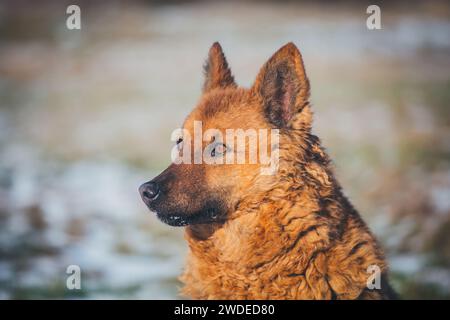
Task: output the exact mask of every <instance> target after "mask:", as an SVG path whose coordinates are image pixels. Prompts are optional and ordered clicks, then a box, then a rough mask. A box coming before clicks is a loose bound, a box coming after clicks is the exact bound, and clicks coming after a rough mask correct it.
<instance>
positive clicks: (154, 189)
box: [139, 181, 160, 204]
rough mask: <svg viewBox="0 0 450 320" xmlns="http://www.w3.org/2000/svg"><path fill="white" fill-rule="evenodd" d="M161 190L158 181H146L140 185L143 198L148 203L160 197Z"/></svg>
mask: <svg viewBox="0 0 450 320" xmlns="http://www.w3.org/2000/svg"><path fill="white" fill-rule="evenodd" d="M159 192H160V190H159V186H158V184H157V183H156V182H152V181H150V182H146V183H144V184H143V185H141V186H140V187H139V193H140V194H141V198H142V200H144V202H145V203H147V204H148V203H150V202H152V201H154V200H156V198H158V196H159Z"/></svg>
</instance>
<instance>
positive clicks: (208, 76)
mask: <svg viewBox="0 0 450 320" xmlns="http://www.w3.org/2000/svg"><path fill="white" fill-rule="evenodd" d="M203 70H204V73H205V83H204V84H203V92H204V93H205V92H208V91H210V90H212V89H216V88H226V87H236V83H235V82H234V78H233V75H232V74H231V70H230V68H229V67H228V63H227V60H226V59H225V55H224V54H223V51H222V47H221V46H220V44H219V43H218V42H214V44H213V45H212V47H211V49H209V54H208V59H207V60H206V63H205V65H204V67H203Z"/></svg>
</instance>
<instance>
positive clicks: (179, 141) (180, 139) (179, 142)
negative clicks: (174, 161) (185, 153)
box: [177, 138, 183, 150]
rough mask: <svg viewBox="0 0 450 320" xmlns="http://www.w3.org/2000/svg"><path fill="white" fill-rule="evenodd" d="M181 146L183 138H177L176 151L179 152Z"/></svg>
mask: <svg viewBox="0 0 450 320" xmlns="http://www.w3.org/2000/svg"><path fill="white" fill-rule="evenodd" d="M182 146H183V138H178V140H177V148H178V150H181V148H182Z"/></svg>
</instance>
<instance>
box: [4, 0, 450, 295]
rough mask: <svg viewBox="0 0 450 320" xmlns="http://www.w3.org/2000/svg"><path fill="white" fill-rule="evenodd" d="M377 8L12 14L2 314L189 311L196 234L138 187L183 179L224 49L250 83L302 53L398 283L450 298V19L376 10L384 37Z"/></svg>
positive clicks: (192, 7)
mask: <svg viewBox="0 0 450 320" xmlns="http://www.w3.org/2000/svg"><path fill="white" fill-rule="evenodd" d="M69 4H78V5H79V6H80V7H81V30H68V29H67V28H66V19H67V17H68V15H67V14H66V8H67V6H68V5H69ZM369 4H371V3H370V2H365V1H353V2H329V1H319V2H317V1H315V2H294V1H263V2H256V1H244V2H242V1H240V2H237V1H226V2H225V1H223V2H221V1H209V2H207V1H194V2H190V1H189V2H186V1H169V2H167V1H161V2H152V1H140V2H138V1H127V2H118V1H111V2H109V1H108V2H106V1H70V2H68V1H53V2H51V1H1V0H0V299H15V298H87V299H97V298H106V299H109V298H138V299H139V298H156V299H166V298H178V296H177V290H178V287H179V286H180V284H179V282H178V280H177V276H178V275H179V274H180V273H181V271H182V267H183V263H184V259H185V255H186V252H187V247H186V244H185V242H184V240H183V230H182V229H177V228H172V227H169V226H166V225H163V224H162V223H160V222H159V221H157V219H156V218H155V217H154V215H153V214H151V213H149V212H148V211H147V209H146V208H145V207H144V205H143V203H142V202H141V200H140V197H139V195H138V192H137V188H138V186H139V185H140V184H141V183H142V182H145V181H147V180H149V179H150V178H152V177H153V176H155V175H156V174H157V173H158V172H159V171H161V170H162V169H164V168H165V167H166V166H167V165H168V164H169V162H170V149H171V147H172V143H171V141H170V133H171V132H172V130H174V129H175V128H178V127H179V126H180V125H181V123H182V120H183V118H184V117H185V116H186V115H187V113H188V112H189V111H190V110H191V108H192V107H193V106H194V105H195V103H196V101H197V99H198V97H199V95H200V88H201V84H202V80H203V79H202V69H201V67H202V64H203V61H204V59H205V58H206V55H207V52H208V49H209V47H210V46H211V44H212V43H213V42H214V41H220V43H221V44H222V46H223V48H224V51H225V54H226V56H227V58H228V61H229V63H230V65H231V67H232V70H233V71H234V74H235V78H236V80H237V81H238V83H239V84H240V85H243V86H250V85H251V84H252V82H253V79H254V78H255V77H256V74H257V72H258V70H259V68H260V67H261V66H262V64H263V63H264V62H265V61H266V59H268V57H269V56H270V55H271V54H272V53H273V52H275V51H276V50H277V49H278V48H279V47H281V46H282V45H283V44H285V43H287V42H289V41H293V42H295V43H296V44H297V46H298V47H299V48H300V50H301V51H302V53H303V57H304V60H305V63H306V68H307V72H308V74H309V77H310V80H311V84H312V98H311V100H312V104H313V109H314V111H315V127H314V130H315V133H316V134H317V135H318V136H320V137H321V138H322V140H323V143H324V145H325V147H326V148H327V149H328V151H329V153H330V155H331V157H332V158H333V159H334V163H335V166H336V172H337V176H338V178H339V180H340V181H341V183H342V185H343V188H344V190H345V192H346V194H347V195H348V196H349V197H350V199H351V201H352V202H353V203H354V205H355V206H356V207H357V208H358V210H359V211H360V213H361V215H362V216H363V218H364V219H365V220H366V222H367V223H368V224H369V226H370V227H371V229H372V230H373V232H374V233H375V234H376V235H377V237H378V239H379V240H380V241H381V242H382V244H383V246H384V248H385V249H386V253H387V256H388V259H389V261H390V265H391V269H392V283H393V286H394V287H395V288H396V289H397V290H398V292H399V293H400V295H401V296H402V297H403V298H415V299H430V298H442V299H448V298H450V73H449V71H450V5H449V3H448V2H447V1H407V2H389V3H380V2H378V3H377V4H379V5H380V7H381V22H382V29H381V30H368V29H367V28H366V19H367V17H368V14H366V8H367V6H368V5H369ZM71 264H76V265H79V266H80V268H81V276H82V277H81V285H82V289H81V290H68V289H67V288H66V278H67V276H68V275H67V274H66V268H67V266H68V265H71Z"/></svg>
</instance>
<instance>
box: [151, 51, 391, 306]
mask: <svg viewBox="0 0 450 320" xmlns="http://www.w3.org/2000/svg"><path fill="white" fill-rule="evenodd" d="M206 66H207V67H206V68H205V75H206V81H205V85H204V94H203V96H202V98H201V100H200V102H199V103H198V105H197V107H196V108H195V109H194V110H193V112H192V113H191V114H190V115H189V116H188V118H187V119H186V121H185V123H184V128H185V129H187V130H189V131H190V132H192V123H193V121H194V120H201V121H203V126H204V130H206V129H207V128H219V129H225V128H243V129H247V128H279V129H280V144H279V148H280V167H279V170H278V172H277V174H276V175H272V176H264V175H260V174H259V169H260V165H258V164H245V165H244V164H235V165H234V164H233V165H205V164H199V165H171V166H170V167H169V168H168V169H167V170H166V171H165V172H164V173H163V174H162V175H161V176H159V177H157V178H155V180H154V181H157V182H158V183H159V184H161V185H169V187H167V188H166V189H164V190H166V191H165V192H166V194H164V195H162V196H161V197H163V196H164V198H163V200H160V201H161V204H159V203H157V204H154V205H152V206H150V207H151V209H153V210H155V211H157V212H158V214H159V215H160V217H161V216H163V215H165V214H169V215H170V214H172V212H175V211H176V212H178V211H180V210H181V211H183V212H185V213H184V214H185V215H186V217H188V218H189V219H191V220H189V221H195V222H196V223H189V225H188V226H187V227H186V240H187V242H188V244H189V256H188V260H187V264H186V268H185V271H184V274H183V275H182V276H181V281H182V282H183V283H184V288H183V289H182V293H183V294H184V295H186V296H188V297H192V298H195V299H385V298H389V297H391V296H390V294H391V289H390V287H389V285H388V283H387V281H386V274H387V265H386V261H385V259H384V257H383V253H382V250H381V249H380V247H379V246H378V244H377V241H376V240H375V238H374V236H373V235H372V234H371V233H370V231H369V229H368V228H367V226H366V225H365V224H364V222H363V221H362V219H361V218H360V216H359V214H358V213H357V212H356V210H355V209H354V208H353V207H352V205H351V204H350V203H349V201H348V200H347V198H346V197H345V196H344V195H343V193H342V192H341V188H340V186H339V184H338V182H337V181H336V179H335V178H334V175H333V172H332V168H331V166H330V160H329V158H328V156H327V154H326V153H325V151H324V149H323V148H322V147H321V144H320V140H319V139H318V138H317V137H316V136H315V135H313V134H312V133H311V125H312V112H311V107H310V105H309V92H310V87H309V81H308V79H307V77H306V73H305V69H304V66H303V61H302V57H301V55H300V52H299V51H298V49H297V48H296V47H295V45H293V44H292V43H289V44H287V45H286V46H284V47H283V48H281V49H280V50H279V51H278V52H277V53H275V54H274V56H272V58H270V59H269V61H268V62H267V63H266V64H265V65H264V66H263V67H262V69H261V71H260V73H259V75H258V77H257V78H256V81H255V84H254V85H253V86H252V88H250V89H243V88H238V87H237V86H236V84H235V82H234V79H233V76H232V75H231V71H230V69H229V67H228V64H227V62H226V60H225V56H224V55H223V52H222V49H221V48H220V46H219V44H217V43H216V44H214V45H213V47H212V48H211V50H210V54H209V57H208V62H207V64H206ZM169 176H170V178H169ZM212 200H214V201H213V203H214V204H215V208H216V207H217V208H219V209H220V210H219V209H217V212H218V213H219V214H218V215H217V217H216V215H214V218H211V217H210V218H205V215H204V213H203V212H205V210H206V209H205V208H207V209H208V210H210V207H209V204H208V206H206V205H205V203H210V201H212ZM167 203H170V206H171V207H170V209H167V208H168V206H169V205H167ZM205 206H206V207H205ZM173 208H176V209H173ZM206 211H207V210H206ZM192 217H193V218H192ZM196 217H202V218H196ZM188 218H187V219H188ZM194 218H195V219H194ZM163 219H164V218H163ZM192 219H193V220H192ZM187 221H188V220H187ZM369 265H377V266H378V267H379V268H380V269H381V271H382V275H383V281H382V287H381V289H380V290H376V289H375V290H370V289H368V288H367V286H366V283H367V279H368V277H369V276H370V273H368V272H367V268H368V266H369Z"/></svg>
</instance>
